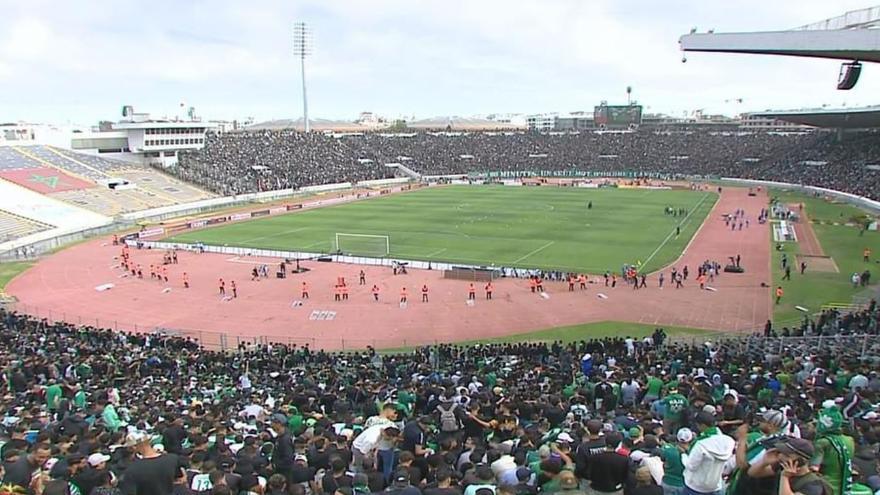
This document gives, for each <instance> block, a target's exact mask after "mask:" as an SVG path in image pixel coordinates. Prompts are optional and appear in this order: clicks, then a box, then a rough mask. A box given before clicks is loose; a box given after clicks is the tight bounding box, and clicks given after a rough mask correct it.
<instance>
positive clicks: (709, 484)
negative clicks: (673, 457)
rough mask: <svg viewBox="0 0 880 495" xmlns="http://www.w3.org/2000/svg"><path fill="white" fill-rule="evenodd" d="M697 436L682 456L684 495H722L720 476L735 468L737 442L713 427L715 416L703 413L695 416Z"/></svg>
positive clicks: (721, 477)
mask: <svg viewBox="0 0 880 495" xmlns="http://www.w3.org/2000/svg"><path fill="white" fill-rule="evenodd" d="M696 423H697V428H698V429H699V430H700V434H699V436H698V437H697V439H696V440H695V441H694V444H693V446H692V447H691V449H690V451H689V452H688V454H686V455H685V456H684V459H683V460H684V485H685V486H684V490H683V491H682V493H683V494H688V495H692V494H712V495H721V493H722V485H723V481H722V479H723V476H724V474H726V473H725V471H726V470H729V469H732V468H733V466H734V465H735V457H734V446H735V444H736V442H735V441H734V440H733V439H732V438H730V437H729V436H727V435H725V434H723V433H721V430H719V429H718V427H716V426H715V416H713V415H712V414H710V413H707V412H705V411H703V412H700V413H698V414H697V418H696Z"/></svg>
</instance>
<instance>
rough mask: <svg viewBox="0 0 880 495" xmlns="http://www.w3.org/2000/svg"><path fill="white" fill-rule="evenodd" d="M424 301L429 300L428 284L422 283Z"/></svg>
mask: <svg viewBox="0 0 880 495" xmlns="http://www.w3.org/2000/svg"><path fill="white" fill-rule="evenodd" d="M422 302H423V303H426V302H428V284H423V285H422Z"/></svg>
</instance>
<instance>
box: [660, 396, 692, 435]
mask: <svg viewBox="0 0 880 495" xmlns="http://www.w3.org/2000/svg"><path fill="white" fill-rule="evenodd" d="M689 405H690V402H688V400H687V398H686V397H685V396H683V395H681V394H680V393H678V387H671V388H670V389H669V394H668V395H667V396H666V397H664V398H663V411H664V412H663V431H678V429H679V428H681V426H682V420H683V417H684V412H685V409H687V408H688V406H689Z"/></svg>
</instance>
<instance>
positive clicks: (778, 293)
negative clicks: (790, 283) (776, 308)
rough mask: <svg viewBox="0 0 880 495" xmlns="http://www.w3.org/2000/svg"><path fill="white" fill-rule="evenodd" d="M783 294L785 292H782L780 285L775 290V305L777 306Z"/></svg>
mask: <svg viewBox="0 0 880 495" xmlns="http://www.w3.org/2000/svg"><path fill="white" fill-rule="evenodd" d="M784 293H785V292H784V291H783V290H782V286H781V285H780V286H779V287H777V288H776V304H779V301H781V300H782V295H783V294H784Z"/></svg>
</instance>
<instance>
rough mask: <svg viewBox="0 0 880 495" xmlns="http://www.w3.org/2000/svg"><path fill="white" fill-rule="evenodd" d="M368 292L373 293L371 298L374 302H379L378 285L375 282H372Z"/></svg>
mask: <svg viewBox="0 0 880 495" xmlns="http://www.w3.org/2000/svg"><path fill="white" fill-rule="evenodd" d="M370 292H372V293H373V300H374V301H376V302H379V286H378V285H376V284H373V288H372V289H370Z"/></svg>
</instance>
